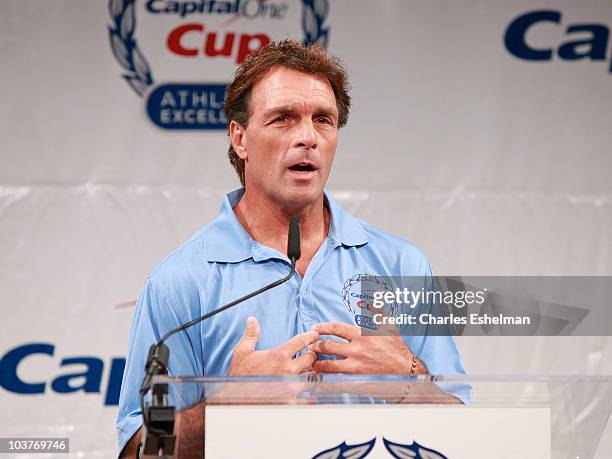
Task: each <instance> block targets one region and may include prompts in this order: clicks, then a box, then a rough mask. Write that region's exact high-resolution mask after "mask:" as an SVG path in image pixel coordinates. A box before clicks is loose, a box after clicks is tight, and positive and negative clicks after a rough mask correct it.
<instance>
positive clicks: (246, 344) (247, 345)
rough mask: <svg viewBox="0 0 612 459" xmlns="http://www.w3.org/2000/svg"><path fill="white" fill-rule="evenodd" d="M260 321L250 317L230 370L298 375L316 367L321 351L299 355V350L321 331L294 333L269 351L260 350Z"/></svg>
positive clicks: (246, 373)
mask: <svg viewBox="0 0 612 459" xmlns="http://www.w3.org/2000/svg"><path fill="white" fill-rule="evenodd" d="M259 334H260V328H259V322H257V319H256V318H255V317H249V318H248V319H247V327H246V330H245V332H244V335H243V336H242V339H241V340H240V341H239V342H238V344H237V345H236V347H235V348H234V355H233V357H232V363H231V365H230V369H229V372H228V374H229V375H230V376H236V375H297V374H300V373H303V372H305V371H309V370H310V369H311V368H312V364H313V362H314V361H315V360H316V359H317V355H316V354H315V353H314V352H313V351H307V352H305V353H304V354H302V355H300V356H299V357H296V358H293V356H294V355H295V354H297V353H298V352H300V351H301V350H303V349H304V348H306V347H308V346H309V345H310V344H312V343H314V342H315V341H317V340H318V339H319V333H317V332H316V331H308V332H305V333H300V334H299V335H296V336H294V337H293V338H291V339H290V340H289V341H287V342H286V343H285V344H282V345H281V346H278V347H276V348H274V349H269V350H267V351H256V350H255V346H257V341H258V340H259Z"/></svg>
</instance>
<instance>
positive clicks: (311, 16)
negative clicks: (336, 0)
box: [302, 0, 329, 48]
mask: <svg viewBox="0 0 612 459" xmlns="http://www.w3.org/2000/svg"><path fill="white" fill-rule="evenodd" d="M302 6H303V8H302V30H303V31H304V41H303V43H304V44H305V45H309V44H311V43H318V44H320V45H321V46H323V48H327V40H328V38H329V34H328V32H329V28H324V27H323V23H324V22H325V19H327V14H328V13H329V2H328V0H302Z"/></svg>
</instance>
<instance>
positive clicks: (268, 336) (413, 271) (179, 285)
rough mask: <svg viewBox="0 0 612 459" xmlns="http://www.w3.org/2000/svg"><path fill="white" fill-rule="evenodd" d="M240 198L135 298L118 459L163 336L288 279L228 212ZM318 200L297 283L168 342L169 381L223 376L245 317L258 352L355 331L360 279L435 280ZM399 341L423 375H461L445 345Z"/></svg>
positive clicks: (399, 245)
mask: <svg viewBox="0 0 612 459" xmlns="http://www.w3.org/2000/svg"><path fill="white" fill-rule="evenodd" d="M243 194H244V188H240V189H237V190H234V191H232V192H230V193H228V194H227V195H226V196H225V199H224V200H223V204H222V205H221V211H220V214H219V216H218V217H217V218H216V219H215V220H213V221H212V222H211V223H210V224H209V225H208V226H206V227H204V228H203V229H201V230H200V231H198V232H197V233H196V234H195V235H194V236H193V237H192V238H191V240H189V242H187V243H186V244H184V245H183V246H182V247H180V248H179V249H178V250H176V251H175V252H173V253H172V254H170V255H169V256H168V257H166V258H165V259H164V260H163V261H162V262H161V263H160V264H159V265H158V266H157V267H156V268H155V269H154V271H153V272H152V273H151V274H150V276H149V277H148V278H147V281H146V284H145V286H144V288H143V289H142V291H141V292H140V295H139V297H138V303H137V306H136V311H135V315H134V320H133V323H132V328H131V334H130V342H129V352H128V357H127V362H126V367H125V373H124V375H123V382H122V386H121V387H122V389H121V396H120V399H119V413H118V418H117V428H118V431H119V451H121V449H122V448H123V447H124V446H125V444H126V443H127V441H128V440H129V439H130V438H131V437H132V436H133V435H134V433H135V432H136V431H137V430H138V429H139V428H140V426H141V424H142V416H141V412H140V404H139V395H138V389H139V388H140V385H141V383H142V379H143V372H144V365H145V360H146V356H147V352H148V349H149V346H150V345H152V344H154V343H155V342H157V341H158V340H159V339H160V338H161V336H162V335H163V334H164V333H166V332H167V331H168V330H170V329H172V328H175V327H177V326H179V325H181V324H183V323H185V322H188V321H190V320H192V319H194V318H196V317H199V316H201V315H203V314H205V313H207V312H209V311H211V310H213V309H216V308H217V307H219V306H222V305H224V304H226V303H229V302H230V301H232V300H234V299H236V298H239V297H241V296H243V295H245V294H247V293H249V292H252V291H254V290H256V289H259V288H260V287H262V286H264V285H267V284H268V283H270V282H272V281H274V280H276V279H280V278H281V277H284V276H286V275H287V273H288V272H289V268H290V263H289V260H288V258H287V257H286V255H285V254H282V253H280V252H278V251H277V250H275V249H271V248H269V247H266V246H264V245H262V244H260V243H258V242H256V241H254V240H253V239H252V238H251V237H250V235H249V234H248V233H247V231H246V230H245V229H244V228H243V227H242V225H241V224H240V222H239V221H238V219H237V218H236V216H235V214H234V211H233V207H234V206H235V205H236V204H237V203H238V201H239V200H240V198H241V197H242V195H243ZM325 197H326V201H327V204H328V206H329V210H330V213H331V222H330V229H329V235H328V237H327V239H325V240H324V241H323V243H322V244H321V247H320V248H319V250H318V251H317V253H316V254H315V256H314V257H313V259H312V261H311V262H310V265H309V266H308V269H307V270H306V273H305V275H304V278H303V279H302V278H301V276H300V275H299V274H298V273H295V274H294V276H293V278H291V279H290V280H289V281H288V282H286V283H285V284H282V285H281V286H279V287H276V288H274V289H273V290H270V291H269V292H265V293H263V294H261V295H259V296H256V297H254V298H251V299H250V300H248V301H246V302H244V303H241V304H240V305H238V306H235V307H233V308H231V309H229V310H227V311H224V312H222V313H220V314H218V315H216V316H214V317H212V318H211V319H209V320H207V321H204V322H202V323H200V324H198V325H195V326H193V327H192V328H190V329H189V330H188V331H186V332H182V333H179V334H176V335H174V336H173V337H171V338H170V339H169V341H168V342H167V343H166V344H167V345H168V347H169V348H170V361H169V373H170V374H171V375H175V376H178V375H181V376H192V375H200V376H201V375H205V376H216V375H226V374H227V371H228V369H229V366H230V362H231V358H232V350H233V348H234V346H235V345H236V344H237V343H238V341H239V340H240V338H241V337H242V335H243V333H244V330H245V327H246V320H247V318H248V317H249V316H255V317H257V319H258V321H259V323H260V325H261V336H260V339H259V343H258V346H257V349H258V350H261V349H270V348H274V347H276V346H279V345H280V344H283V343H285V342H287V341H288V340H289V339H290V338H292V337H293V336H295V335H296V334H299V333H302V332H305V331H308V330H309V329H310V327H311V326H312V325H313V324H316V323H319V322H330V321H341V322H346V323H349V324H352V325H355V314H359V308H360V307H362V305H363V303H361V304H360V303H359V295H358V294H359V285H358V282H357V281H358V279H359V277H360V275H365V274H367V275H380V276H432V271H431V267H430V265H429V263H428V261H427V259H426V258H425V256H424V255H423V254H422V253H421V252H420V251H419V250H418V249H417V248H416V247H414V246H413V245H412V244H410V243H409V242H407V241H405V240H402V239H400V238H398V237H395V236H392V235H390V234H388V233H385V232H383V231H381V230H379V229H377V228H374V227H372V226H370V225H368V224H367V223H364V222H362V221H360V220H357V219H356V218H354V217H352V216H351V215H349V214H348V213H347V212H346V211H345V210H344V209H343V208H342V207H340V205H339V204H338V203H337V202H336V201H334V200H333V199H332V197H331V196H330V195H329V194H328V193H326V194H325ZM404 340H405V342H406V344H407V345H408V347H409V348H410V349H411V351H412V352H413V353H414V354H415V355H416V356H417V357H418V358H419V359H421V360H422V361H423V362H424V363H425V364H426V366H427V368H428V369H429V371H430V373H432V374H439V375H446V374H463V373H464V369H463V365H462V363H461V359H460V357H459V353H458V352H457V348H456V346H455V342H454V339H453V338H452V337H448V336H406V337H404Z"/></svg>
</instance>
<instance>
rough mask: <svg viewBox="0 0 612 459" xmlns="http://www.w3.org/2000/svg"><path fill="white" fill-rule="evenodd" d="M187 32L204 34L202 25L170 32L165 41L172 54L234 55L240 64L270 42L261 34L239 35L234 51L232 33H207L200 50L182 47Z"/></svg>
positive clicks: (181, 27)
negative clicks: (223, 34)
mask: <svg viewBox="0 0 612 459" xmlns="http://www.w3.org/2000/svg"><path fill="white" fill-rule="evenodd" d="M189 32H200V34H201V33H202V32H204V24H196V23H190V24H183V25H180V26H178V27H177V28H175V29H174V30H172V31H171V32H170V34H169V35H168V39H167V40H166V44H167V46H168V49H169V50H170V51H172V52H173V53H174V54H177V55H179V56H188V57H194V56H197V55H199V54H202V55H206V56H209V57H217V56H223V57H230V56H231V55H232V54H235V55H236V63H237V64H241V63H242V62H244V60H245V59H246V57H247V56H248V55H249V54H252V53H254V52H255V51H257V50H258V49H260V48H263V47H264V46H266V45H267V44H268V43H270V41H271V40H270V37H268V36H267V35H266V34H263V33H258V34H254V35H246V34H245V35H240V40H239V43H238V45H237V48H238V49H236V46H234V43H235V42H236V41H237V40H236V34H235V33H234V32H228V33H226V34H225V36H224V37H222V36H221V34H220V33H218V32H209V33H207V34H204V35H205V37H204V38H203V40H202V49H201V50H200V49H199V48H188V47H186V46H185V45H184V35H186V34H187V33H189ZM217 38H219V40H217Z"/></svg>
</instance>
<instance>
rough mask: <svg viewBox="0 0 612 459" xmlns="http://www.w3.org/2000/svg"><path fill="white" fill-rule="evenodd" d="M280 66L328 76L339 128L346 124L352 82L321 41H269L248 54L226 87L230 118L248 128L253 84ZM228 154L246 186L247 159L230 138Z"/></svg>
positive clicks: (340, 63)
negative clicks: (336, 109)
mask: <svg viewBox="0 0 612 459" xmlns="http://www.w3.org/2000/svg"><path fill="white" fill-rule="evenodd" d="M279 67H282V68H287V69H292V70H297V71H298V72H302V73H307V74H310V75H317V76H320V77H323V78H326V79H327V80H328V81H329V84H330V86H331V87H332V90H333V91H334V95H335V96H336V106H337V108H338V128H341V127H343V126H345V125H346V122H347V120H348V114H349V109H350V106H351V98H350V96H349V95H348V91H349V87H350V86H349V82H348V77H347V74H346V70H345V68H344V65H343V64H342V62H341V61H340V59H338V58H337V57H334V56H330V55H329V54H327V52H326V51H325V49H324V48H322V47H321V46H320V45H317V44H311V45H308V46H304V45H302V44H300V43H298V42H297V41H294V40H283V41H280V42H278V43H274V42H273V43H270V44H269V45H267V46H264V47H263V48H261V49H260V50H258V51H256V52H255V53H253V54H251V55H250V56H248V57H247V58H246V60H245V61H244V62H243V64H242V65H241V66H240V67H238V69H237V70H236V73H234V80H233V81H232V82H231V83H230V84H229V85H228V86H227V89H226V90H225V103H224V105H223V111H224V112H225V116H226V118H227V120H228V121H236V122H237V123H238V124H240V125H241V126H242V127H244V128H245V129H246V128H247V126H248V124H249V117H250V114H251V113H250V106H249V105H250V99H251V91H252V89H253V86H254V85H255V83H257V82H258V81H260V80H261V79H263V78H264V77H265V76H266V75H267V74H268V72H270V70H272V69H274V68H279ZM228 156H229V160H230V163H231V164H232V166H234V169H236V173H237V174H238V177H239V178H240V182H241V183H242V185H243V186H244V160H243V159H241V158H240V157H239V156H238V154H237V153H236V152H235V151H234V147H233V146H232V144H231V140H230V146H229V150H228Z"/></svg>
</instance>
